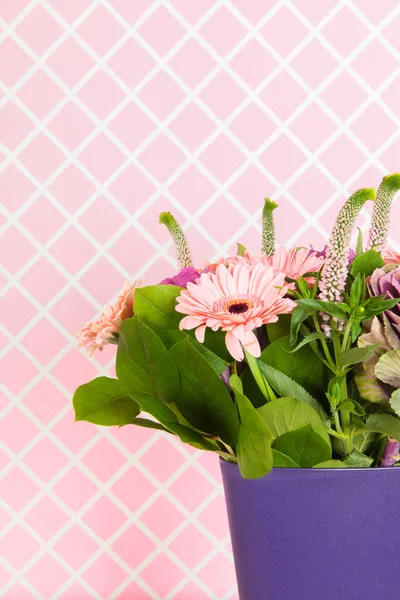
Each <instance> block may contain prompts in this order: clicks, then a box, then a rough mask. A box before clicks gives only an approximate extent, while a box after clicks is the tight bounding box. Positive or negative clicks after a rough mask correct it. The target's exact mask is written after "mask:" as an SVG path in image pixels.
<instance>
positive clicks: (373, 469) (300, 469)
mask: <svg viewBox="0 0 400 600" xmlns="http://www.w3.org/2000/svg"><path fill="white" fill-rule="evenodd" d="M219 460H220V463H221V466H222V464H223V465H224V468H226V466H227V465H232V468H235V469H236V470H239V465H238V464H237V463H234V462H230V461H228V460H225V459H224V458H222V456H220V457H219ZM227 468H230V467H227ZM397 470H398V471H399V473H400V467H399V468H397V467H353V468H350V467H344V468H339V469H329V468H328V469H323V468H317V469H315V468H313V467H296V468H294V467H273V469H272V471H270V472H271V473H272V472H279V473H282V472H286V471H287V472H289V473H299V472H309V473H310V472H315V473H321V472H323V473H327V472H341V473H348V472H349V471H351V472H354V471H363V472H366V471H371V472H377V471H378V472H387V471H397ZM266 476H268V473H267V475H264V477H266ZM243 479H244V478H243ZM257 479H261V477H259V478H257ZM248 481H256V480H254V479H249V480H248Z"/></svg>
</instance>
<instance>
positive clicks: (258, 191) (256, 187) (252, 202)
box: [229, 165, 275, 212]
mask: <svg viewBox="0 0 400 600" xmlns="http://www.w3.org/2000/svg"><path fill="white" fill-rule="evenodd" d="M229 191H230V193H231V194H233V196H234V197H235V198H236V199H237V200H239V202H240V203H241V204H242V206H246V208H247V209H248V210H250V211H253V212H254V211H257V210H260V209H261V207H262V203H263V201H264V198H266V197H268V196H273V194H274V192H275V186H274V185H273V183H272V182H271V181H270V180H269V179H268V177H267V176H266V175H264V173H262V172H261V171H260V170H259V169H258V168H257V167H256V166H254V165H250V166H249V167H247V169H246V170H245V171H244V172H243V173H242V175H240V176H239V177H238V178H237V179H235V181H234V182H233V183H232V185H231V186H230V187H229Z"/></svg>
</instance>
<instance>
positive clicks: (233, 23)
mask: <svg viewBox="0 0 400 600" xmlns="http://www.w3.org/2000/svg"><path fill="white" fill-rule="evenodd" d="M199 31H200V35H201V36H202V37H203V38H204V39H205V40H206V42H207V43H208V44H210V46H211V47H212V48H213V49H214V50H216V52H218V54H220V55H221V56H224V55H225V54H228V53H229V52H230V51H231V50H232V48H233V47H234V46H236V44H237V43H238V42H239V41H240V40H241V38H242V37H243V36H244V35H245V33H246V30H245V28H244V27H243V25H242V24H241V23H240V21H239V20H238V19H237V18H236V17H235V16H234V15H233V14H232V13H231V12H230V11H229V10H228V9H227V8H226V7H225V6H223V7H221V8H219V9H218V10H217V12H216V13H214V14H213V15H212V17H211V18H210V19H208V20H207V22H206V23H205V24H204V25H203V26H202V27H201V28H200V30H199ZM221 31H223V32H224V35H221Z"/></svg>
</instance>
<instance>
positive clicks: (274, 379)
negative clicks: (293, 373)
mask: <svg viewBox="0 0 400 600" xmlns="http://www.w3.org/2000/svg"><path fill="white" fill-rule="evenodd" d="M259 362H260V368H261V371H262V373H263V375H264V377H265V379H266V380H267V381H268V383H269V384H270V386H271V387H272V388H273V389H274V390H275V391H276V392H277V393H278V394H279V395H280V396H282V397H286V396H290V397H291V398H296V399H297V400H301V401H302V402H305V403H306V404H310V406H312V407H313V408H314V409H315V410H316V411H317V413H318V414H319V415H320V417H321V418H322V420H323V421H326V419H327V418H328V417H327V414H326V413H325V411H324V409H323V408H322V406H321V405H320V404H319V402H318V401H317V400H316V399H315V398H313V396H311V394H309V393H308V392H307V391H306V390H305V389H304V388H303V387H302V386H301V385H299V384H298V383H296V382H295V381H293V379H291V378H290V377H288V376H287V375H285V374H284V373H282V372H281V371H278V370H277V369H274V367H270V366H269V365H266V364H265V363H264V362H262V361H259Z"/></svg>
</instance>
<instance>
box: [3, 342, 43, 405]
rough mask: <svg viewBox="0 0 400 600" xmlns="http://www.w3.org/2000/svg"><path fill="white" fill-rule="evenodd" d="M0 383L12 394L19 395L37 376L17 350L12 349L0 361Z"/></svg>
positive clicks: (31, 365) (33, 368) (34, 369)
mask: <svg viewBox="0 0 400 600" xmlns="http://www.w3.org/2000/svg"><path fill="white" fill-rule="evenodd" d="M0 369H1V372H2V382H3V383H4V385H5V386H6V387H7V388H8V389H9V390H10V392H11V393H13V394H19V393H20V392H22V390H23V389H24V388H25V387H26V386H27V385H28V383H29V382H30V381H31V380H32V379H33V378H34V377H35V376H36V375H37V369H36V367H34V366H33V364H32V363H31V362H30V361H29V359H28V358H26V356H25V355H24V354H22V352H21V351H20V350H18V349H17V348H12V349H11V350H10V351H9V352H8V353H7V354H6V355H5V356H4V357H3V358H2V359H1V360H0Z"/></svg>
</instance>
